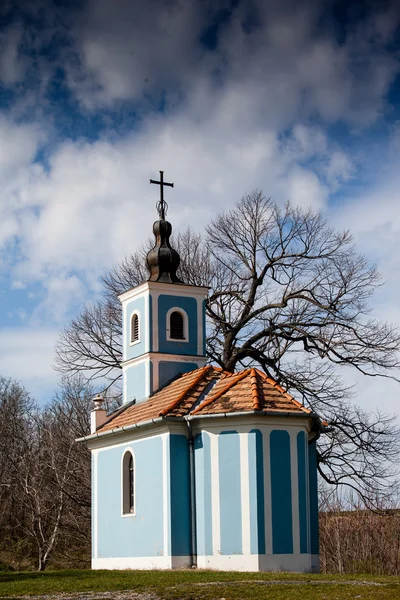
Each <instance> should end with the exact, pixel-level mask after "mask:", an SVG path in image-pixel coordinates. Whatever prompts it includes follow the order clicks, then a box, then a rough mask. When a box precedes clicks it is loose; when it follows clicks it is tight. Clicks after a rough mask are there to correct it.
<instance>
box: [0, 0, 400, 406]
mask: <svg viewBox="0 0 400 600" xmlns="http://www.w3.org/2000/svg"><path fill="white" fill-rule="evenodd" d="M396 4H397V3H395V2H392V3H391V2H365V3H360V2H357V3H356V2H354V3H352V2H328V1H325V2H321V1H320V0H319V1H307V2H301V1H299V0H296V1H289V0H279V1H278V0H271V1H269V2H263V1H262V0H254V1H252V2H251V1H246V2H244V1H239V0H237V1H223V0H221V1H219V2H218V1H211V0H203V1H199V0H196V1H195V0H181V1H180V2H179V1H177V0H163V1H161V0H150V1H148V2H138V1H136V0H88V1H87V2H83V1H82V2H78V1H75V2H73V1H67V0H64V1H61V0H59V1H57V2H53V3H52V2H48V1H44V0H43V1H40V0H38V1H33V2H28V1H27V2H21V0H20V1H19V2H12V1H8V2H7V1H6V0H5V1H3V2H2V3H1V7H0V17H1V18H0V23H1V30H0V307H1V310H0V373H1V374H2V375H5V376H11V377H14V378H16V379H18V380H19V381H21V382H23V383H24V384H25V385H26V387H27V388H28V389H30V390H31V391H32V392H33V393H34V394H35V395H36V396H37V397H38V398H39V399H40V400H45V399H46V398H47V396H48V394H50V393H51V391H52V390H53V389H54V388H55V386H56V384H57V375H56V374H55V373H54V371H53V370H52V367H51V365H52V362H53V348H54V343H55V341H56V339H57V335H58V334H59V332H60V330H61V329H62V328H63V327H64V326H65V324H66V323H67V322H68V320H69V319H70V318H71V317H72V316H73V315H74V314H76V313H77V312H78V311H79V310H80V308H82V306H83V304H84V303H85V302H88V301H91V300H93V299H95V298H96V296H97V295H98V294H99V292H100V290H101V283H100V281H99V276H100V275H101V274H102V273H103V272H104V271H105V270H106V269H107V268H109V267H110V266H111V265H113V264H115V263H116V262H118V261H119V260H121V259H122V258H123V257H124V256H125V255H126V254H127V253H129V252H130V251H132V250H134V249H135V248H136V247H137V246H138V245H139V244H140V243H141V242H142V241H143V240H144V239H145V238H147V237H148V235H149V233H150V232H151V225H152V222H153V217H154V216H155V208H154V205H155V202H156V200H157V192H156V191H155V190H154V189H152V187H151V186H149V183H148V181H149V178H150V177H156V176H157V175H158V171H159V169H164V170H165V172H166V178H167V180H168V181H174V182H175V188H174V190H173V191H167V199H168V200H169V204H170V211H169V217H170V219H171V221H172V223H173V225H174V227H175V228H179V227H185V226H187V225H189V224H191V225H192V226H194V227H195V228H197V229H199V230H201V229H202V227H203V226H204V225H205V224H206V223H207V222H208V221H209V219H210V218H211V217H212V215H213V214H214V213H215V211H216V210H217V209H221V210H222V209H224V208H226V207H229V206H231V205H232V203H233V202H235V201H236V200H237V199H239V198H240V197H241V196H242V195H243V194H244V193H246V192H249V191H251V190H252V189H254V188H261V189H262V190H263V191H264V192H265V194H266V195H267V196H273V197H274V198H275V200H276V201H277V202H281V203H283V202H285V201H286V200H287V199H288V198H290V199H291V200H292V201H293V202H294V203H297V204H299V205H301V206H304V207H307V206H312V207H314V208H315V209H317V210H321V211H322V212H323V213H324V214H325V215H326V217H327V219H328V220H329V221H330V223H331V224H332V225H333V226H336V227H340V228H350V229H351V230H352V231H353V233H354V236H355V238H356V241H357V244H358V247H359V249H360V250H361V251H362V252H364V253H365V254H366V255H367V256H368V257H369V258H370V259H371V260H372V261H374V262H376V263H377V264H378V265H379V267H380V269H381V271H382V273H383V276H384V279H385V281H386V285H385V286H384V288H382V289H381V290H380V291H379V293H378V294H377V297H376V299H375V303H374V306H373V310H374V314H375V315H376V316H379V317H381V318H385V319H388V320H390V321H394V322H400V309H399V302H398V295H399V292H400V274H399V271H400V259H399V251H398V248H399V243H400V220H399V213H400V205H399V201H400V193H399V189H400V188H399V184H400V159H399V156H400V152H399V151H400V79H399V76H400V62H399V58H400V55H399V51H400V46H399V40H400V37H399V23H400V9H399V8H397V6H396ZM349 377H352V376H351V375H349ZM351 381H352V382H354V383H357V384H358V385H359V388H358V389H359V393H360V396H359V398H360V399H361V398H362V401H363V402H366V403H367V404H368V405H370V406H374V405H376V404H377V401H378V403H379V405H380V406H381V408H384V409H385V410H393V411H395V410H396V409H397V397H398V388H397V387H395V386H394V385H393V384H391V383H390V382H389V383H388V382H384V383H382V382H378V383H376V382H375V381H374V382H371V381H370V380H369V381H367V382H363V381H358V380H356V379H351ZM360 401H361V400H360Z"/></svg>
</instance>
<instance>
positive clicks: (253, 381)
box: [250, 369, 261, 410]
mask: <svg viewBox="0 0 400 600" xmlns="http://www.w3.org/2000/svg"><path fill="white" fill-rule="evenodd" d="M250 385H251V398H252V401H253V408H254V410H260V408H261V406H260V391H259V389H258V379H257V371H256V370H255V369H251V371H250Z"/></svg>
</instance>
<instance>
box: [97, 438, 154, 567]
mask: <svg viewBox="0 0 400 600" xmlns="http://www.w3.org/2000/svg"><path fill="white" fill-rule="evenodd" d="M128 447H131V448H132V449H133V451H134V455H135V471H136V490H135V491H136V516H126V517H122V516H121V511H122V498H121V494H122V482H121V460H122V456H123V454H124V451H125V450H126V448H128ZM97 460H98V472H97V480H98V496H97V498H98V534H97V535H98V557H99V558H110V557H126V556H160V555H162V554H163V550H164V548H163V543H164V534H163V518H164V510H163V471H162V441H161V438H160V437H156V438H149V439H146V440H140V441H137V442H131V443H129V444H125V445H123V446H119V447H117V448H109V449H104V450H100V451H99V453H98V459H97Z"/></svg>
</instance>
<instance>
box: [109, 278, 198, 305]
mask: <svg viewBox="0 0 400 600" xmlns="http://www.w3.org/2000/svg"><path fill="white" fill-rule="evenodd" d="M178 290H179V293H178ZM208 290H209V288H208V287H205V286H198V285H186V284H182V283H180V284H178V285H177V284H176V283H160V282H158V281H145V282H144V283H142V284H140V285H137V286H136V287H134V288H132V289H130V290H127V291H126V292H123V294H120V295H119V296H118V298H119V300H120V302H121V303H122V302H125V301H126V300H130V299H131V298H135V296H141V295H142V294H143V293H144V292H147V291H149V292H154V294H159V295H160V294H165V295H167V296H177V295H178V296H204V297H207V295H208Z"/></svg>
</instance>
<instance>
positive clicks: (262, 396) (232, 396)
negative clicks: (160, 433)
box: [98, 366, 311, 432]
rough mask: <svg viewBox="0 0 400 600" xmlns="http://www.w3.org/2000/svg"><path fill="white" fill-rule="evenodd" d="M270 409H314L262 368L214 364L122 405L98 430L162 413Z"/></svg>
mask: <svg viewBox="0 0 400 600" xmlns="http://www.w3.org/2000/svg"><path fill="white" fill-rule="evenodd" d="M249 411H269V412H274V411H277V412H291V413H302V412H303V413H307V414H308V413H310V412H311V411H309V410H308V409H306V408H304V406H302V405H301V404H300V403H299V402H297V401H296V400H295V399H294V398H293V397H292V396H291V395H290V394H288V393H287V392H285V391H284V390H283V389H282V388H281V387H280V386H279V385H278V384H277V383H276V382H275V381H273V380H272V379H270V378H268V377H267V376H266V375H265V374H264V373H262V372H261V371H259V370H258V369H254V368H252V369H246V370H244V371H241V372H239V373H227V372H226V371H223V370H222V369H219V368H217V367H213V366H207V367H203V368H201V369H196V370H195V371H191V372H190V373H185V374H184V375H182V376H181V377H179V379H176V380H175V381H173V382H172V383H170V384H169V385H167V386H166V387H164V388H163V389H161V390H159V391H158V392H156V393H155V394H154V395H153V396H151V397H150V398H148V399H147V400H145V401H143V402H140V403H139V404H133V405H127V406H122V407H121V408H120V409H119V410H118V411H116V412H115V413H113V414H112V415H110V416H109V418H108V420H107V421H106V423H105V424H104V425H103V426H102V427H100V428H99V429H98V431H102V432H105V431H111V430H114V429H119V428H123V427H126V426H128V425H134V424H136V423H140V422H143V421H147V420H151V419H156V418H158V417H180V418H182V417H184V416H186V415H199V416H202V415H204V416H207V415H215V414H222V413H235V412H249Z"/></svg>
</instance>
